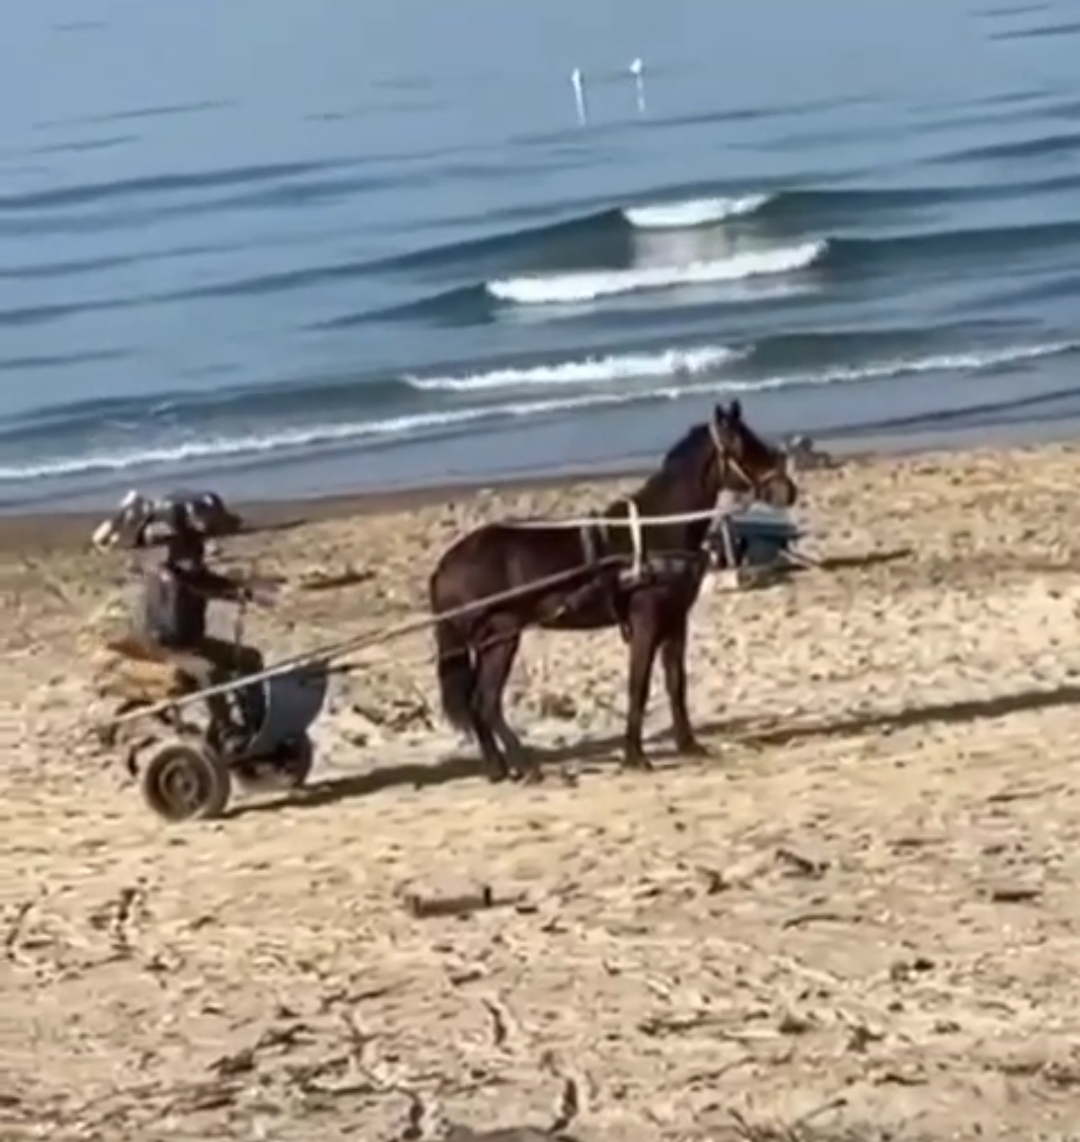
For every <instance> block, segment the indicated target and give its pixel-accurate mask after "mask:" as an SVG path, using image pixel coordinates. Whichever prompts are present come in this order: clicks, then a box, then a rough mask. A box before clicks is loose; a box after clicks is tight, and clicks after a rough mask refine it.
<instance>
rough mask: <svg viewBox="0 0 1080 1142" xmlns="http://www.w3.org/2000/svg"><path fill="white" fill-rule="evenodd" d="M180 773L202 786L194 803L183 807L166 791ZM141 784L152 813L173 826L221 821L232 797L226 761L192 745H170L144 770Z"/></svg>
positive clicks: (146, 765) (158, 753)
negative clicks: (174, 776)
mask: <svg viewBox="0 0 1080 1142" xmlns="http://www.w3.org/2000/svg"><path fill="white" fill-rule="evenodd" d="M176 773H180V774H182V775H183V776H184V777H186V779H187V780H188V781H189V782H196V783H198V785H199V786H201V788H199V789H198V797H197V800H196V801H194V803H191V802H190V801H189V803H188V804H179V803H177V801H176V800H174V799H172V798H171V797H170V795H169V793H168V791H167V790H166V789H165V788H164V785H165V782H166V781H167V780H168V779H169V777H170V776H171V775H172V774H176ZM139 784H140V786H141V789H142V795H143V801H145V803H146V806H147V808H148V809H149V810H150V812H151V813H153V814H154V815H155V816H157V817H160V818H161V820H163V821H168V822H169V823H170V824H176V823H178V822H180V821H210V820H213V819H214V818H215V817H220V816H221V815H222V813H224V812H225V809H226V807H227V806H228V804H229V796H230V794H231V793H232V780H231V777H230V774H229V768H228V766H227V765H226V764H225V762H224V761H223V760H222V758H221V757H219V756H218V754H217V753H215V752H214V751H213V750H211V749H208V748H207V747H206V746H205V745H202V744H198V745H196V744H194V743H189V742H170V743H169V744H168V745H165V746H162V747H161V748H160V749H158V750H157V751H156V752H155V753H154V754H153V755H152V756H151V757H149V758H148V759H147V760H146V762H145V763H144V764H143V765H142V766H141V773H140V775H139Z"/></svg>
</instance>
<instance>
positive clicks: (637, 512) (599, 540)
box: [581, 420, 782, 586]
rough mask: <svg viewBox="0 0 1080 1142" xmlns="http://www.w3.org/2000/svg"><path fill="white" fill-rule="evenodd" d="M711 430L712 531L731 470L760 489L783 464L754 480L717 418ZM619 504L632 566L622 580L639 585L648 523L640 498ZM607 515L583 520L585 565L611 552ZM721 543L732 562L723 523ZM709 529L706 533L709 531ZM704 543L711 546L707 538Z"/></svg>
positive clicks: (645, 564)
mask: <svg viewBox="0 0 1080 1142" xmlns="http://www.w3.org/2000/svg"><path fill="white" fill-rule="evenodd" d="M709 434H710V436H711V437H712V441H713V445H714V447H715V448H716V456H717V460H718V462H719V465H720V473H719V476H720V479H719V484H720V490H719V492H718V493H717V496H716V504H715V506H714V508H713V513H712V517H711V519H710V520H709V528H708V532H711V531H713V530H714V529H715V528H717V527H718V526H721V525H722V523H723V519H724V516H725V515H726V513H725V511H724V510H723V508H722V507H721V506H720V496H721V495H722V494H723V492H724V490H725V489H724V487H723V484H724V477H725V476H726V475H727V474H728V473H733V474H734V475H735V476H736V477H737V478H738V479H739V480H741V481H742V482H743V483H744V484H746V486H747V487H748V488H749V489H750V490H751V491H757V490H758V489H760V487H761V486H762V484H764V483H766V482H767V481H768V480H770V479H772V478H773V476H776V475H780V474H781V472H782V466H781V465H777V466H775V467H774V468H771V469H770V470H769V471H768V472H767V473H766V474H765V476H763V477H761V478H760V479H757V480H755V479H754V478H753V477H752V476H751V475H750V473H749V472H748V471H747V470H746V468H745V467H744V466H743V465H742V464H741V463H740V461H739V460H737V459H736V458H735V457H734V456H732V455H731V452H730V450H729V449H728V448H727V447H725V445H724V442H723V441H722V440H721V439H720V432H719V430H718V429H717V427H716V423H715V421H712V420H710V421H709ZM619 504H625V505H626V512H627V523H628V527H627V530H628V531H629V533H630V553H631V563H630V569H629V571H627V572H624V573H623V574H621V575H620V581H621V583H622V585H624V586H638V585H640V584H641V583H642V581H643V580H644V579H645V578H646V573H647V571H648V568H649V563H648V562H647V560H646V557H647V554H648V552H647V551H646V548H645V534H644V530H645V526H644V525H643V524H642V522H641V509H640V508H639V507H638V504H637V501H636V500H635V498H634V497H633V496H625V497H624V498H623V499H621V500H617V501H616V503H615V504H614V505H612V506H613V507H615V506H618V505H619ZM607 520H608V517H606V516H602V515H596V516H593V517H592V519H591V520H590V522H589V523H587V524H584V525H583V526H582V528H581V548H582V554H583V556H584V562H585V565H586V566H588V567H591V566H593V565H594V564H596V563H598V562H599V561H600V560H601V559H602V558H603V557H604V556H605V555H607V554H608V543H609V540H610V535H611V529H610V526H609V524H608V522H607ZM721 531H722V536H721V539H722V543H723V548H724V555H725V558H726V559H727V560H728V561H729V563H730V562H731V561H732V560H733V559H734V556H735V552H734V548H733V545H732V540H731V536H730V534H728V532H727V529H726V528H723V527H722V526H721ZM708 532H707V534H708ZM703 546H705V547H706V549H707V547H708V544H707V540H706V543H705V544H703Z"/></svg>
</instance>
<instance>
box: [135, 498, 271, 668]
mask: <svg viewBox="0 0 1080 1142" xmlns="http://www.w3.org/2000/svg"><path fill="white" fill-rule="evenodd" d="M168 522H169V524H170V535H169V538H168V540H167V541H166V550H165V558H164V560H163V561H162V562H161V563H160V564H159V565H158V566H157V567H155V568H153V569H152V570H151V571H150V572H149V574H148V575H147V577H146V580H145V583H144V587H143V605H142V613H141V615H140V627H141V629H140V631H139V635H140V636H141V638H142V639H143V640H144V641H147V642H149V643H150V644H151V645H152V646H154V647H155V648H160V649H163V650H167V651H169V658H170V659H171V660H172V661H173V662H174V663H175V664H176V666H177V667H178V668H179V669H180V670H181V671H182V672H183V673H184V674H185V675H187V676H188V677H189V678H190V679H191V681H192V682H193V683H194V684H195V686H196V687H197V688H198V689H205V688H207V687H209V686H213V685H215V684H216V683H218V682H223V681H226V680H227V679H230V678H237V677H241V676H243V675H245V674H254V673H257V672H258V671H260V670H261V669H262V668H263V659H262V655H261V654H260V653H259V652H258V651H257V650H256V649H255V648H254V647H248V646H241V645H239V644H237V643H235V642H229V641H227V640H225V639H220V638H214V637H213V636H211V635H208V634H207V632H206V612H207V608H208V605H209V603H210V601H211V600H212V599H220V600H222V601H228V602H242V601H245V600H247V599H250V598H252V597H253V596H252V592H251V589H250V588H249V587H248V586H247V585H246V584H244V583H243V582H242V581H240V580H237V579H232V578H229V577H227V576H225V575H219V574H217V573H216V572H214V571H211V570H210V568H209V567H207V565H206V541H205V539H204V538H203V536H202V535H201V533H199V532H198V531H196V530H195V529H194V528H193V527H191V525H190V524H189V523H188V520H187V515H186V513H185V512H184V511H183V510H178V511H175V512H170V519H169V521H168Z"/></svg>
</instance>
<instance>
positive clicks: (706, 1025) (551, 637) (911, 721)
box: [0, 446, 1080, 1142]
mask: <svg viewBox="0 0 1080 1142" xmlns="http://www.w3.org/2000/svg"><path fill="white" fill-rule="evenodd" d="M1078 472H1080V448H1073V447H1068V446H1046V447H1041V448H1032V449H1020V450H994V451H981V452H980V451H973V452H968V453H962V454H961V453H956V454H949V453H940V454H925V455H919V456H909V457H904V458H891V459H890V458H883V459H876V460H861V461H855V462H851V463H849V464H845V465H844V466H843V467H841V468H839V469H837V470H834V471H814V472H809V473H807V474H806V475H805V476H804V477H802V488H803V493H804V505H803V508H802V517H803V519H804V521H805V523H806V525H807V526H808V528H809V529H810V532H811V536H810V539H809V540H808V541H807V544H806V550H807V551H808V552H809V553H811V554H813V555H815V556H818V557H820V558H821V559H823V560H825V565H824V567H823V568H822V569H820V570H812V571H807V572H804V573H801V574H799V575H797V576H794V577H792V578H791V579H790V581H788V582H785V583H782V584H779V585H776V586H773V587H770V588H767V589H763V590H756V591H744V592H739V593H732V592H725V591H721V590H717V589H711V588H709V587H707V588H706V592H705V594H704V596H703V598H702V601H701V603H700V604H699V606H698V608H697V610H696V611H695V615H694V622H693V636H692V645H691V709H692V712H693V713H694V715H695V717H696V719H697V722H698V724H699V726H700V727H701V732H702V737H703V739H704V740H705V742H706V743H707V744H708V745H709V746H710V747H711V750H712V755H711V756H710V757H709V758H707V759H704V760H700V759H694V760H692V761H690V760H685V759H679V758H677V757H673V756H671V753H670V750H669V749H668V747H667V746H666V743H665V739H664V731H665V729H666V726H667V707H666V700H665V699H664V697H663V691H662V686H660V685H656V686H655V690H654V695H653V702H652V705H651V707H650V725H651V727H652V731H653V733H654V734H655V735H656V738H657V740H656V744H655V747H654V756H655V757H656V759H657V762H658V766H657V770H656V772H654V773H651V774H630V773H624V772H621V771H620V770H619V769H618V766H617V764H616V761H617V752H618V746H619V741H620V736H621V730H622V716H623V715H622V711H623V709H624V693H623V691H624V686H625V650H624V647H623V646H622V644H621V642H620V641H619V638H618V635H617V634H616V633H614V632H610V633H606V634H603V635H566V634H541V633H533V634H532V636H531V637H530V638H528V639H527V641H526V643H525V648H524V651H523V654H522V657H521V659H520V660H519V664H518V668H517V670H516V672H515V675H514V678H513V681H512V684H511V697H512V700H511V703H510V712H511V715H512V718H513V721H514V723H515V724H516V725H517V727H518V728H519V729H520V730H522V731H523V732H524V734H525V735H526V737H527V739H528V740H529V741H530V742H531V743H532V744H534V745H536V746H538V747H542V748H543V749H544V750H545V751H546V753H547V755H548V758H549V760H548V762H547V772H548V778H547V780H546V781H545V782H544V783H543V784H542V785H541V786H539V787H537V788H520V787H516V786H491V785H489V784H488V783H487V782H486V781H485V780H483V779H482V778H481V777H479V776H477V766H476V765H475V763H474V762H473V761H472V758H473V756H474V754H473V751H472V749H471V748H470V747H467V746H465V745H463V743H462V742H461V741H460V740H459V739H458V738H457V737H456V736H455V735H454V734H453V733H452V732H451V731H449V730H448V729H447V727H446V726H445V725H444V723H443V722H442V721H441V719H440V716H439V714H438V710H437V703H436V701H435V695H434V672H433V669H432V662H431V645H430V636H429V635H428V634H426V633H421V634H418V635H414V636H410V637H408V638H406V639H404V640H402V641H401V642H399V643H395V644H394V645H386V646H381V647H377V648H376V649H374V650H371V651H367V652H365V653H364V655H363V659H364V661H365V662H366V663H367V669H366V670H365V671H363V672H361V673H358V674H356V675H354V676H352V677H350V678H348V679H342V680H341V681H339V682H336V683H335V688H334V691H333V696H332V700H331V703H330V707H329V709H328V711H327V713H326V715H325V716H324V718H323V719H322V721H321V722H320V723H319V724H318V725H317V727H316V730H315V736H316V738H317V744H318V747H319V761H318V764H317V769H316V772H315V774H314V776H313V778H312V782H311V785H310V787H309V789H307V790H306V791H304V792H303V793H302V794H299V795H295V796H293V797H291V798H283V797H281V796H273V795H263V796H260V797H250V798H247V799H244V798H242V797H238V798H237V800H236V801H235V805H234V808H233V810H232V811H231V812H230V815H229V816H228V817H227V818H226V819H224V820H221V821H217V822H212V823H204V824H191V825H183V826H166V825H163V824H162V823H160V822H159V821H157V820H156V819H154V818H153V817H152V816H151V815H150V814H149V813H148V812H147V810H146V809H145V808H144V806H143V804H142V802H141V800H140V797H139V794H138V790H137V789H136V788H134V787H133V786H132V785H131V783H130V780H129V779H128V777H127V776H126V774H125V773H124V771H123V768H122V766H121V765H120V764H119V761H118V759H117V757H116V756H115V755H113V754H109V753H107V752H104V751H102V749H101V748H100V747H99V746H98V745H97V744H96V743H95V742H94V740H93V738H92V737H91V736H89V735H88V734H87V732H86V728H87V725H88V722H89V719H90V718H91V716H92V715H93V714H94V713H95V712H97V713H102V714H103V713H105V712H106V708H105V707H104V706H103V705H102V704H101V703H99V702H97V700H96V699H95V697H94V694H93V691H92V688H91V669H90V665H89V657H90V655H91V653H92V651H93V649H94V646H95V640H96V639H98V638H99V637H100V636H101V631H102V629H103V628H104V627H105V626H106V625H107V622H106V616H107V615H109V614H111V613H112V611H111V610H110V604H115V602H116V600H117V598H118V596H119V595H120V593H121V591H122V589H123V584H124V583H125V582H128V581H129V580H130V573H129V572H128V571H127V569H126V568H127V564H128V562H129V557H128V556H127V555H126V554H123V553H115V554H111V555H108V556H104V555H99V554H93V553H90V552H89V551H88V549H87V538H88V535H89V531H90V526H89V525H88V524H87V523H86V521H80V520H70V519H69V520H51V521H50V520H47V519H40V520H36V521H26V520H23V521H8V522H5V523H4V524H3V528H2V533H0V545H2V550H0V586H2V589H3V592H4V598H5V600H6V609H5V619H6V621H5V623H4V627H3V640H4V645H3V652H4V653H3V659H2V665H0V681H2V682H3V685H2V687H0V715H2V716H0V736H2V739H3V741H2V744H3V745H4V747H5V748H4V750H3V756H4V761H5V779H6V789H5V795H4V798H3V801H2V803H0V815H2V823H0V836H2V842H0V843H2V846H3V869H2V876H0V885H2V887H0V897H2V899H0V903H2V913H0V938H2V941H3V947H2V951H0V1138H3V1139H4V1140H5V1142H7V1140H8V1139H19V1138H50V1139H58V1140H59V1139H69V1138H70V1139H102V1140H103V1142H104V1140H106V1139H107V1140H109V1142H127V1140H130V1142H135V1140H138V1142H154V1140H157V1139H162V1140H164V1139H192V1140H194V1139H207V1138H214V1139H273V1140H275V1142H277V1140H282V1142H285V1140H289V1142H291V1140H297V1142H300V1140H303V1142H312V1140H315V1139H318V1140H319V1142H331V1140H333V1139H346V1138H348V1139H363V1140H364V1142H379V1140H383V1139H385V1140H389V1139H400V1138H419V1137H431V1138H435V1137H440V1136H445V1134H446V1130H447V1128H448V1124H456V1125H457V1126H460V1127H469V1128H473V1129H475V1130H478V1131H479V1130H491V1129H494V1128H496V1127H500V1126H531V1127H534V1128H535V1129H536V1130H537V1131H543V1130H548V1129H550V1128H552V1127H553V1125H554V1126H555V1127H557V1128H558V1129H562V1130H564V1131H565V1133H566V1134H567V1135H569V1136H572V1137H574V1138H577V1139H580V1140H581V1142H639V1140H640V1142H677V1140H678V1142H689V1140H698V1139H700V1140H702V1142H704V1140H706V1139H708V1140H717V1139H736V1138H740V1137H742V1138H753V1139H758V1140H759V1142H760V1140H764V1139H770V1138H775V1139H785V1140H787V1142H791V1140H793V1139H818V1140H826V1139H878V1138H881V1139H884V1138H886V1137H889V1138H893V1139H898V1140H901V1142H915V1140H917V1139H945V1138H974V1137H981V1138H983V1139H1016V1140H1018V1142H1020V1140H1023V1142H1032V1140H1034V1139H1036V1138H1044V1139H1064V1138H1066V1137H1069V1136H1075V1131H1076V1128H1077V1124H1078V1121H1080V1113H1078V1111H1077V1107H1078V1105H1080V1101H1078V1100H1080V1000H1078V998H1077V993H1076V990H1075V988H1074V987H1073V986H1072V973H1073V972H1074V971H1075V969H1076V960H1077V950H1078V945H1077V935H1076V933H1077V925H1078V924H1080V903H1078V901H1077V897H1076V894H1075V891H1074V886H1075V883H1076V881H1077V879H1078V878H1080V855H1078V852H1080V845H1078V843H1077V842H1078V840H1080V797H1078V796H1077V783H1076V781H1075V780H1074V777H1073V775H1072V772H1071V771H1072V768H1073V766H1074V765H1075V761H1076V755H1077V743H1078V742H1080V710H1078V709H1077V708H1076V703H1077V701H1078V700H1080V640H1078V639H1077V637H1076V631H1077V618H1076V614H1077V606H1078V603H1080V502H1078V501H1077V498H1076V495H1075V488H1076V484H1077V475H1078ZM616 486H619V487H626V486H628V485H627V483H626V482H625V481H624V482H621V483H619V484H617V485H616V484H612V483H610V482H609V483H606V484H605V483H600V482H597V483H593V484H589V485H566V484H559V485H556V486H553V487H547V488H540V489H532V490H530V489H527V488H512V489H503V490H498V489H496V490H489V491H483V492H478V493H469V494H466V493H455V494H454V496H453V498H452V499H451V500H450V501H446V500H445V499H444V498H440V497H437V496H432V497H428V498H427V502H421V501H420V500H419V499H418V498H416V497H413V498H411V499H408V498H406V499H399V500H397V501H387V502H374V501H373V502H365V503H363V504H353V505H350V504H348V503H344V502H338V503H335V504H333V505H330V506H324V507H323V508H322V509H320V512H319V518H317V519H315V520H314V521H313V522H310V523H308V524H305V525H304V526H301V527H297V528H293V529H289V530H280V531H269V532H266V533H263V534H258V535H253V536H250V537H242V538H240V539H238V540H237V541H235V542H232V543H230V544H229V545H228V547H227V551H226V555H227V559H226V562H227V563H228V565H230V566H231V567H233V568H235V569H246V570H248V571H251V570H254V571H257V572H258V573H260V574H264V575H265V574H270V573H273V574H280V575H283V576H285V578H286V580H287V581H288V582H289V583H290V584H292V586H290V587H288V588H286V590H285V591H284V592H283V594H282V597H281V600H280V602H279V604H278V606H277V607H276V608H275V609H274V610H273V611H260V612H257V613H253V614H252V615H251V616H250V617H249V624H248V625H249V641H255V642H257V643H258V644H259V645H261V646H262V647H263V649H264V651H265V653H266V655H267V657H268V658H271V659H273V658H276V657H281V656H283V655H285V654H286V653H289V652H292V651H296V650H301V649H303V648H305V647H309V646H313V645H316V644H318V643H320V642H327V641H332V640H334V639H336V638H339V637H341V636H342V635H343V634H345V633H348V632H352V631H354V630H355V631H357V632H359V631H361V630H364V629H372V630H374V629H377V628H379V627H382V626H385V625H387V624H390V623H393V622H395V621H398V620H400V619H402V618H404V617H405V616H407V615H409V614H411V613H413V612H415V611H417V610H419V609H422V606H423V603H422V599H423V590H424V585H425V582H426V577H427V574H428V572H429V571H430V568H431V566H432V563H433V561H434V559H435V557H436V554H437V552H438V550H439V549H441V547H442V546H443V545H445V544H446V543H448V542H449V541H450V540H451V539H452V538H453V537H454V536H456V535H457V534H459V533H460V531H461V530H462V529H463V528H465V527H467V526H469V525H471V524H472V523H474V522H476V521H478V520H480V519H484V518H494V517H499V516H503V515H508V514H526V513H532V514H538V515H568V514H570V513H575V512H579V511H580V510H581V509H583V508H593V507H596V506H599V505H600V504H601V503H602V502H603V501H604V499H605V498H606V497H608V496H609V495H610V494H612V490H613V488H614V487H616ZM298 510H299V511H310V508H308V507H306V506H305V508H303V509H298ZM282 514H288V513H287V512H284V509H282V511H279V512H278V515H279V517H281V516H282ZM350 568H351V569H352V570H354V571H363V572H368V573H369V574H368V575H367V576H366V577H365V578H364V579H363V581H362V582H360V583H358V584H357V585H354V586H350V587H346V588H342V589H339V590H327V591H305V590H303V589H300V587H299V584H300V582H301V581H302V580H303V579H304V577H305V576H310V575H311V574H313V573H314V572H315V571H317V570H321V571H323V572H325V573H327V574H338V573H342V572H344V571H345V570H346V569H350ZM218 619H219V622H220V623H221V625H222V629H223V630H227V629H228V624H229V622H230V619H231V616H230V614H229V613H228V611H227V609H225V608H222V611H221V614H220V615H219V616H218ZM485 886H486V887H487V888H489V889H490V891H491V893H492V894H493V896H494V905H495V906H494V907H490V908H485V909H482V910H479V911H476V912H474V913H473V914H471V915H468V916H463V917H455V916H441V917H440V916H428V917H417V916H416V915H414V914H412V913H411V912H410V911H409V910H408V909H407V908H406V907H404V904H403V900H404V898H405V897H406V896H407V895H408V894H409V893H410V892H419V893H421V894H428V895H437V894H454V893H471V892H477V891H478V890H480V889H482V888H483V887H485ZM784 1131H787V1133H784ZM440 1132H441V1134H440ZM458 1136H459V1137H461V1138H465V1137H468V1136H469V1135H468V1134H467V1133H461V1134H459V1135H458ZM540 1136H541V1135H540V1134H539V1133H538V1134H537V1135H536V1136H535V1137H537V1138H539V1137H540ZM520 1137H522V1138H524V1137H526V1135H524V1134H523V1135H521V1136H520Z"/></svg>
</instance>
